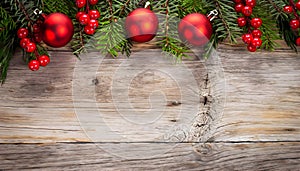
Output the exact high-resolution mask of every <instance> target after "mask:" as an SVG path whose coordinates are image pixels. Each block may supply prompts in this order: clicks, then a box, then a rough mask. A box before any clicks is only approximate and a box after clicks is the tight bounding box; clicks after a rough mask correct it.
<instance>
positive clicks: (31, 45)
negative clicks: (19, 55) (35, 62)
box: [25, 42, 36, 53]
mask: <svg viewBox="0 0 300 171" xmlns="http://www.w3.org/2000/svg"><path fill="white" fill-rule="evenodd" d="M35 49H36V45H35V43H33V42H29V43H28V44H27V46H26V47H25V50H26V52H29V53H31V52H34V51H35Z"/></svg>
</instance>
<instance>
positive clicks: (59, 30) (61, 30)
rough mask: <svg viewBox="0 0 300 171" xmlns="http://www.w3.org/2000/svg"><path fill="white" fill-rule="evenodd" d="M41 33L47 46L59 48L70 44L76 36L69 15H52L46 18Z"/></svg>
mask: <svg viewBox="0 0 300 171" xmlns="http://www.w3.org/2000/svg"><path fill="white" fill-rule="evenodd" d="M41 31H42V32H41V33H42V34H41V35H42V40H43V41H44V42H45V43H46V44H47V45H49V46H52V47H56V48H58V47H63V46H65V45H66V44H68V43H69V42H70V40H71V39H72V37H73V34H74V26H73V23H72V20H71V19H70V18H69V17H68V16H67V15H65V14H62V13H52V14H50V15H48V16H46V17H45V21H44V23H43V24H42V27H41Z"/></svg>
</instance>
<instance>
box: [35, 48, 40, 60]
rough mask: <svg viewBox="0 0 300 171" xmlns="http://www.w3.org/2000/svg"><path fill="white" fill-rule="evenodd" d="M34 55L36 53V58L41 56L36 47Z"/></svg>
mask: <svg viewBox="0 0 300 171" xmlns="http://www.w3.org/2000/svg"><path fill="white" fill-rule="evenodd" d="M34 55H35V59H36V60H37V59H38V57H39V56H40V55H39V53H38V51H37V50H36V49H35V51H34Z"/></svg>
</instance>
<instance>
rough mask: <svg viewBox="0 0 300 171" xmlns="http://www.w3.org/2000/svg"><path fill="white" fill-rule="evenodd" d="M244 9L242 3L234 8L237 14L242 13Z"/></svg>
mask: <svg viewBox="0 0 300 171" xmlns="http://www.w3.org/2000/svg"><path fill="white" fill-rule="evenodd" d="M243 8H244V5H243V4H241V3H240V4H236V5H235V6H234V9H235V11H236V12H242V10H243Z"/></svg>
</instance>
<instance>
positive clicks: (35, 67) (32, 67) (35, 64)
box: [28, 60, 40, 71]
mask: <svg viewBox="0 0 300 171" xmlns="http://www.w3.org/2000/svg"><path fill="white" fill-rule="evenodd" d="M28 68H29V69H30V70H31V71H37V70H39V69H40V63H39V61H38V60H31V61H30V62H29V63H28Z"/></svg>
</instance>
